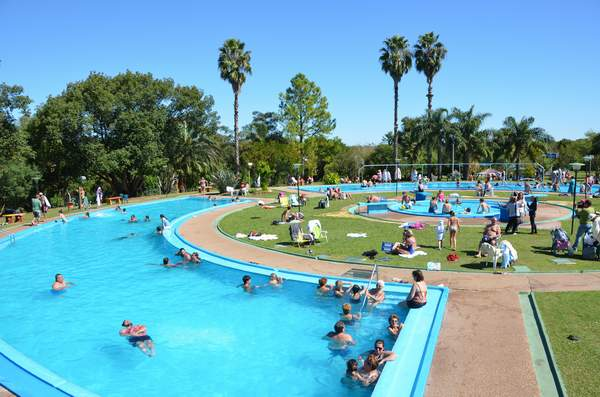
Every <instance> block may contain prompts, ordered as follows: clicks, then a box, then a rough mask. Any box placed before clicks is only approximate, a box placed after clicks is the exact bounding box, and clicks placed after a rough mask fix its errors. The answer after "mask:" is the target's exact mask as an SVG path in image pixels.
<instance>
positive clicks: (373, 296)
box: [365, 280, 385, 306]
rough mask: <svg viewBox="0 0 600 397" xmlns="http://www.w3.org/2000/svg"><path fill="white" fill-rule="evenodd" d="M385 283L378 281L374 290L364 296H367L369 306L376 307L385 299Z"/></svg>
mask: <svg viewBox="0 0 600 397" xmlns="http://www.w3.org/2000/svg"><path fill="white" fill-rule="evenodd" d="M384 287H385V283H384V282H383V280H378V281H377V284H376V285H375V288H371V289H370V290H368V291H367V292H365V294H366V295H367V299H368V303H369V305H371V306H377V305H378V304H380V303H381V302H383V300H384V299H385V292H384V291H383V289H384Z"/></svg>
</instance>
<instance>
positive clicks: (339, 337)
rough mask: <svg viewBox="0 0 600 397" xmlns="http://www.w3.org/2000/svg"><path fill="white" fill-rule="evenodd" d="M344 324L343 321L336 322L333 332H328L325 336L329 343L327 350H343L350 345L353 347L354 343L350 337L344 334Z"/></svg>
mask: <svg viewBox="0 0 600 397" xmlns="http://www.w3.org/2000/svg"><path fill="white" fill-rule="evenodd" d="M345 331H346V324H344V322H343V321H338V322H337V323H335V325H334V326H333V331H330V332H328V333H327V335H325V338H327V339H328V340H329V341H330V343H329V348H330V349H331V350H345V349H346V348H348V347H349V346H350V345H355V344H356V342H355V341H354V339H353V338H352V335H350V334H347V333H346V332H345Z"/></svg>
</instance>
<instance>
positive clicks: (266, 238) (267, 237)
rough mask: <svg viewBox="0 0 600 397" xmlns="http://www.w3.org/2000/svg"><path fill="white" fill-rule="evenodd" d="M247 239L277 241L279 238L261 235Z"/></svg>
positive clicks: (273, 235)
mask: <svg viewBox="0 0 600 397" xmlns="http://www.w3.org/2000/svg"><path fill="white" fill-rule="evenodd" d="M248 238H249V239H250V240H257V241H267V240H277V239H278V238H279V237H277V235H276V234H261V235H260V236H250V237H248Z"/></svg>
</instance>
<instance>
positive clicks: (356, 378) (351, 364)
mask: <svg viewBox="0 0 600 397" xmlns="http://www.w3.org/2000/svg"><path fill="white" fill-rule="evenodd" d="M364 380H365V377H364V376H362V374H361V373H360V372H358V361H356V360H355V359H353V358H352V359H350V360H348V361H347V362H346V376H345V377H344V379H342V382H343V383H345V384H347V385H352V384H355V383H362V382H363V381H364Z"/></svg>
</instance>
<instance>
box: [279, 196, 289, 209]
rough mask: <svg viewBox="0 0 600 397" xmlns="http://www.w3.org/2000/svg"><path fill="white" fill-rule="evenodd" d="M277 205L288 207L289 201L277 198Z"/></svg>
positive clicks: (285, 197) (285, 198)
mask: <svg viewBox="0 0 600 397" xmlns="http://www.w3.org/2000/svg"><path fill="white" fill-rule="evenodd" d="M279 205H280V206H281V207H288V206H289V205H290V200H289V198H288V197H287V196H282V197H279Z"/></svg>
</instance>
